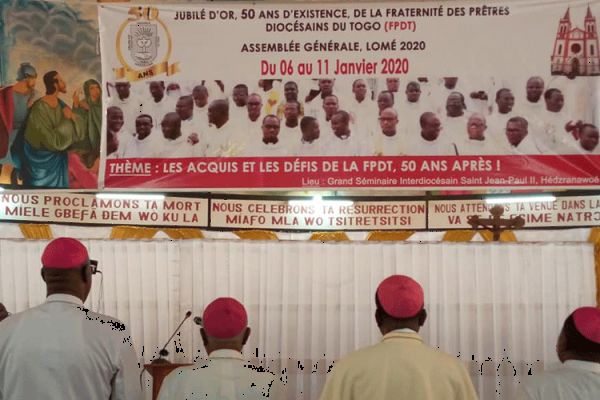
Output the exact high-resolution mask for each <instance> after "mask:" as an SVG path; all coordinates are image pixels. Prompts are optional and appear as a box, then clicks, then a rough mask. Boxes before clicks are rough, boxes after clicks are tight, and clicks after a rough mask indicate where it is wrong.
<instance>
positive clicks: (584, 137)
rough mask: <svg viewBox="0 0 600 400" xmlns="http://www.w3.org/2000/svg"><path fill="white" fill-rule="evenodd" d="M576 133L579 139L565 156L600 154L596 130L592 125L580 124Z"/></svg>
mask: <svg viewBox="0 0 600 400" xmlns="http://www.w3.org/2000/svg"><path fill="white" fill-rule="evenodd" d="M577 131H578V132H579V133H578V137H579V139H578V140H577V142H574V143H573V146H572V147H571V148H570V149H569V151H568V152H567V154H584V155H594V154H600V148H599V147H598V128H596V126H595V125H592V124H581V125H579V126H578V127H577Z"/></svg>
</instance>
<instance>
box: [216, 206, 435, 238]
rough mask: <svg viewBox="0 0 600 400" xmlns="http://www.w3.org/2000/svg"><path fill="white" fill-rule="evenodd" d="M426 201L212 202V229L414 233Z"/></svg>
mask: <svg viewBox="0 0 600 400" xmlns="http://www.w3.org/2000/svg"><path fill="white" fill-rule="evenodd" d="M426 209H427V207H426V204H425V201H357V202H353V201H352V200H324V201H318V202H315V201H311V200H289V201H288V200H279V201H272V200H245V199H240V200H237V199H212V200H211V207H210V210H211V212H210V224H211V227H212V228H230V229H231V228H251V229H274V230H286V229H289V230H308V231H311V230H312V231H319V230H344V231H350V230H358V231H369V230H380V229H381V230H403V229H405V230H408V229H410V230H412V229H424V228H425V217H426V216H425V210H426Z"/></svg>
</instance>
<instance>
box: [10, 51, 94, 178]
mask: <svg viewBox="0 0 600 400" xmlns="http://www.w3.org/2000/svg"><path fill="white" fill-rule="evenodd" d="M37 80H38V72H37V70H36V68H35V67H34V66H33V65H31V64H30V63H26V62H25V63H22V64H21V65H20V66H19V68H18V70H17V76H16V82H15V83H14V84H13V85H9V86H5V87H2V88H0V172H3V174H2V175H6V176H8V177H9V178H7V179H6V180H5V181H3V182H2V183H11V184H13V185H23V186H27V187H51V188H95V187H97V174H98V166H99V157H100V142H101V132H102V128H101V127H102V89H101V85H100V83H99V82H98V81H96V80H94V79H89V80H87V81H85V82H84V83H83V86H82V87H81V88H77V89H76V90H75V91H74V92H73V94H72V103H71V104H70V105H69V104H67V103H66V102H65V101H63V100H62V99H61V98H60V96H61V95H63V94H66V93H67V84H66V82H65V80H64V79H63V77H62V76H61V74H60V73H59V72H58V71H48V72H46V73H45V74H44V75H43V78H42V81H43V85H44V88H43V89H44V94H43V95H41V96H38V95H37V92H36V84H37Z"/></svg>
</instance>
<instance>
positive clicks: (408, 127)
mask: <svg viewBox="0 0 600 400" xmlns="http://www.w3.org/2000/svg"><path fill="white" fill-rule="evenodd" d="M404 94H405V96H404V98H402V99H401V98H399V99H398V100H397V101H396V102H395V108H396V111H397V112H398V115H399V119H400V123H399V125H398V126H399V129H400V131H401V132H402V133H403V134H404V135H406V136H408V137H410V136H411V135H415V134H416V133H417V132H418V131H419V117H420V116H421V114H423V113H424V112H425V111H427V110H426V108H425V102H424V101H422V100H421V85H420V84H419V83H418V82H415V81H410V82H409V83H408V84H407V85H406V90H405V91H404Z"/></svg>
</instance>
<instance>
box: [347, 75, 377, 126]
mask: <svg viewBox="0 0 600 400" xmlns="http://www.w3.org/2000/svg"><path fill="white" fill-rule="evenodd" d="M352 93H353V94H354V97H352V99H351V100H350V101H349V104H348V112H349V113H350V115H351V117H352V120H353V121H354V126H355V127H356V131H357V132H361V133H363V132H364V133H369V134H371V133H373V132H374V131H375V128H376V127H377V122H376V121H377V114H378V113H379V110H378V109H377V103H375V102H374V101H373V100H372V99H371V97H370V95H371V93H370V91H369V89H368V87H367V83H366V82H365V80H364V79H357V80H355V81H354V82H353V83H352Z"/></svg>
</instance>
